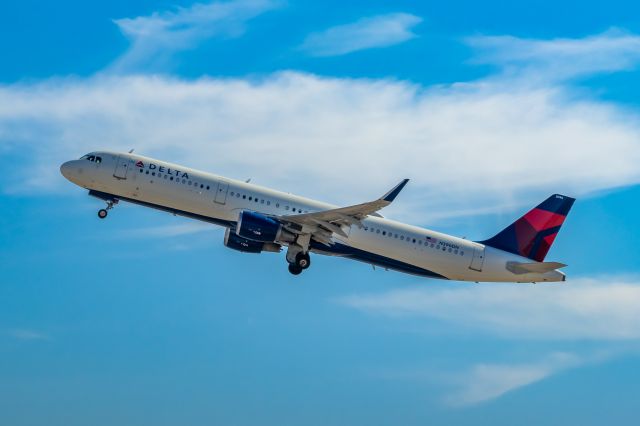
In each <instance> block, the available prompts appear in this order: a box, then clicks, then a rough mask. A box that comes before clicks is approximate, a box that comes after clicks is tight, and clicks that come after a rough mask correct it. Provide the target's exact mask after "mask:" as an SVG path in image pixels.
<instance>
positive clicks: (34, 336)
mask: <svg viewBox="0 0 640 426" xmlns="http://www.w3.org/2000/svg"><path fill="white" fill-rule="evenodd" d="M7 334H8V335H9V336H11V337H13V338H15V339H18V340H50V339H51V338H50V337H49V336H48V335H46V334H44V333H41V332H39V331H35V330H29V329H26V328H14V329H11V330H8V331H7Z"/></svg>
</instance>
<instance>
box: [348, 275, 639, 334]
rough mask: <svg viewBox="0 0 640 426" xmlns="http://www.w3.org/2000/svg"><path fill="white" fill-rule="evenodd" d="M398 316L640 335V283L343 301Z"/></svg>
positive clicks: (479, 328)
mask: <svg viewBox="0 0 640 426" xmlns="http://www.w3.org/2000/svg"><path fill="white" fill-rule="evenodd" d="M340 303H343V304H345V305H347V306H350V307H353V308H356V309H360V310H363V311H365V312H370V313H374V314H382V315H388V316H390V317H395V318H403V317H410V318H414V319H413V320H412V321H411V323H412V325H414V326H415V325H416V324H417V322H416V321H417V320H416V319H415V318H424V319H425V320H424V322H423V323H422V325H423V326H424V328H425V330H426V329H428V328H430V327H434V326H436V323H437V326H438V327H442V325H443V324H444V325H449V326H450V327H452V328H453V329H454V330H459V331H462V332H467V333H477V332H482V333H485V334H490V335H495V336H499V337H504V338H518V339H558V340H569V339H571V340H621V341H623V340H638V339H640V311H639V310H638V306H640V283H637V282H633V281H625V280H617V279H615V278H602V279H577V280H572V281H570V282H568V283H567V284H561V285H537V286H536V285H522V284H520V285H491V286H483V285H478V286H469V285H465V286H456V287H451V288H437V289H434V288H426V287H425V288H416V289H409V290H394V291H390V292H386V293H381V294H364V295H354V296H350V297H346V298H344V299H342V300H340Z"/></svg>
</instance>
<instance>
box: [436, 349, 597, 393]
mask: <svg viewBox="0 0 640 426" xmlns="http://www.w3.org/2000/svg"><path fill="white" fill-rule="evenodd" d="M584 363H585V360H583V359H580V358H579V357H578V356H576V355H573V354H569V353H562V352H558V353H553V354H551V355H549V356H547V357H545V358H543V359H541V360H538V361H536V362H532V363H521V364H477V365H475V366H473V367H472V368H471V369H470V370H469V371H466V372H465V373H464V374H460V375H458V376H457V377H456V378H455V379H454V380H453V382H454V383H453V384H454V385H455V386H456V387H457V389H456V390H455V391H453V392H452V393H450V394H449V395H447V396H446V398H445V402H446V403H447V404H449V405H452V406H467V405H474V404H479V403H482V402H486V401H490V400H493V399H496V398H499V397H501V396H502V395H504V394H506V393H508V392H511V391H514V390H516V389H519V388H522V387H524V386H527V385H530V384H533V383H535V382H539V381H541V380H543V379H545V378H547V377H549V376H552V375H554V374H557V373H558V372H561V371H564V370H566V369H569V368H575V367H579V366H581V365H583V364H584Z"/></svg>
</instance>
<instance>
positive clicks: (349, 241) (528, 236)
mask: <svg viewBox="0 0 640 426" xmlns="http://www.w3.org/2000/svg"><path fill="white" fill-rule="evenodd" d="M60 171H61V172H62V174H63V175H64V177H65V178H67V179H68V180H70V181H71V182H73V183H75V184H76V185H78V186H81V187H83V188H85V189H88V190H89V195H92V196H94V197H97V198H99V199H102V200H104V201H105V202H106V208H104V209H101V210H99V211H98V217H99V218H101V219H104V218H106V217H107V214H108V212H109V210H111V209H112V208H113V206H114V205H116V204H117V203H118V202H119V201H121V200H122V201H129V202H131V203H136V204H139V205H142V206H146V207H152V208H154V209H158V210H163V211H166V212H170V213H173V214H176V215H181V216H185V217H188V218H192V219H197V220H201V221H204V222H209V223H213V224H216V225H220V226H224V227H225V228H226V232H225V235H224V245H225V246H227V247H229V248H231V249H234V250H238V251H241V252H245V253H261V252H263V251H266V252H280V251H281V250H282V249H283V247H286V260H287V262H288V264H289V272H291V273H292V274H294V275H298V274H300V273H301V272H302V271H303V270H305V269H307V268H308V267H309V266H310V265H311V257H310V253H317V254H324V255H329V256H340V257H345V258H349V259H356V260H360V261H363V262H367V263H370V264H372V265H377V266H380V267H382V268H386V269H393V270H397V271H401V272H406V273H410V274H414V275H420V276H423V277H429V278H441V279H448V280H457V281H474V282H545V281H548V282H552V281H564V280H565V278H566V277H565V275H564V274H563V273H562V272H560V271H559V270H558V269H560V268H562V267H564V266H566V265H564V264H562V263H558V262H545V261H544V258H545V256H546V254H547V252H548V251H549V249H550V248H551V244H553V241H554V239H555V238H556V235H557V234H558V231H559V230H560V227H561V226H562V223H563V222H564V220H565V218H566V216H567V214H568V213H569V210H570V209H571V206H572V205H573V202H574V201H575V200H574V199H573V198H570V197H567V196H564V195H557V194H556V195H552V196H551V197H549V198H547V199H546V200H545V201H544V202H542V204H540V205H539V206H537V207H536V208H534V209H533V210H531V211H529V212H528V213H527V214H525V215H524V216H522V217H521V218H520V219H518V220H516V221H515V222H514V223H513V224H511V225H509V226H508V227H507V228H505V229H504V230H502V231H500V232H499V233H498V234H497V235H495V236H494V237H492V238H489V239H488V240H484V241H478V242H474V241H468V240H466V239H463V238H457V237H454V236H451V235H446V234H441V233H438V232H435V231H431V230H429V229H424V228H420V227H417V226H411V225H406V224H404V223H400V222H395V221H393V220H389V219H386V218H383V217H382V216H381V215H380V214H379V213H378V212H379V211H380V210H381V209H382V208H384V207H385V206H388V205H389V204H391V202H393V200H395V198H396V197H397V196H398V194H399V193H400V191H401V190H402V188H404V186H405V185H406V184H407V182H408V179H405V180H403V181H402V182H400V183H399V184H398V185H396V186H395V187H394V188H393V189H391V191H389V192H387V193H386V194H385V195H383V196H382V197H381V198H379V199H377V200H374V201H370V202H366V203H362V204H356V205H353V206H348V207H337V206H333V205H331V204H327V203H323V202H319V201H315V200H311V199H308V198H304V197H300V196H296V195H291V194H287V193H284V192H280V191H275V190H272V189H268V188H264V187H261V186H257V185H252V184H250V183H248V182H241V181H237V180H234V179H229V178H226V177H222V176H217V175H213V174H210V173H205V172H201V171H198V170H193V169H190V168H188V167H184V166H179V165H177V164H171V163H167V162H164V161H160V160H156V159H153V158H148V157H143V156H140V155H136V154H133V153H120V152H108V151H100V152H92V153H90V154H87V155H85V156H83V157H82V158H80V159H79V160H73V161H68V162H66V163H64V164H63V165H62V166H61V167H60Z"/></svg>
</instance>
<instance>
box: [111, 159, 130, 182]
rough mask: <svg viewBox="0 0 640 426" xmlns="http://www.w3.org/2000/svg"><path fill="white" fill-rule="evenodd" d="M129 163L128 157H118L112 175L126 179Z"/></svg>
mask: <svg viewBox="0 0 640 426" xmlns="http://www.w3.org/2000/svg"><path fill="white" fill-rule="evenodd" d="M129 163H130V161H129V159H128V158H126V157H118V160H117V163H116V169H115V170H114V172H113V176H115V177H117V178H118V179H126V178H127V172H128V171H129Z"/></svg>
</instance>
